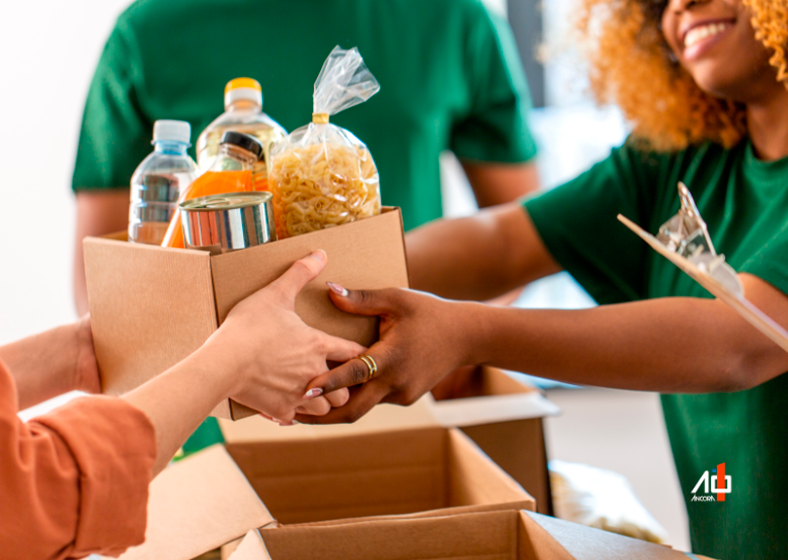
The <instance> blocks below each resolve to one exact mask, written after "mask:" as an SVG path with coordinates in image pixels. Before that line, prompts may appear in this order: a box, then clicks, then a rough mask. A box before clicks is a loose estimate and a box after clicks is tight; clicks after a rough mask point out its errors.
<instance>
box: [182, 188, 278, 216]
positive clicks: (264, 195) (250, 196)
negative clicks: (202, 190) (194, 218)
mask: <svg viewBox="0 0 788 560" xmlns="http://www.w3.org/2000/svg"><path fill="white" fill-rule="evenodd" d="M272 199H273V195H272V194H271V193H270V192H267V191H257V192H241V193H225V194H212V195H208V196H201V197H198V198H192V199H189V200H184V201H183V202H181V203H180V207H181V208H182V209H184V210H188V211H190V212H200V211H202V212H210V211H212V210H232V209H234V208H247V207H249V206H259V205H260V204H270V202H271V200H272Z"/></svg>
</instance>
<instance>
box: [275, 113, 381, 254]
mask: <svg viewBox="0 0 788 560" xmlns="http://www.w3.org/2000/svg"><path fill="white" fill-rule="evenodd" d="M320 126H328V127H331V126H332V125H320ZM343 132H345V131H343ZM346 134H347V133H346ZM343 136H344V135H343ZM348 136H352V135H349V134H348ZM285 142H286V140H285ZM268 180H269V182H270V185H271V192H272V193H273V195H274V201H273V203H274V218H275V221H276V233H277V236H278V237H279V239H284V238H287V237H293V236H295V235H300V234H302V233H309V232H311V231H317V230H319V229H325V228H329V227H334V226H338V225H341V224H347V223H350V222H354V221H356V220H360V219H362V218H369V217H371V216H375V215H377V214H380V206H381V204H380V184H379V179H378V170H377V168H376V167H375V162H374V161H372V155H371V154H370V153H369V151H368V150H367V148H366V146H364V145H363V144H361V143H360V142H359V143H358V145H345V144H339V143H329V142H319V143H315V144H309V145H291V146H286V147H283V149H279V150H275V152H274V155H272V157H271V171H270V173H269V177H268Z"/></svg>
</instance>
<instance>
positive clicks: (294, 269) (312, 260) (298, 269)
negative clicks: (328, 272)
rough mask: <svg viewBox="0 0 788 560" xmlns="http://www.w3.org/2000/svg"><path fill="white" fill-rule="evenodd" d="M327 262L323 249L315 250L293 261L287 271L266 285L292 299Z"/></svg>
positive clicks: (315, 276) (289, 299)
mask: <svg viewBox="0 0 788 560" xmlns="http://www.w3.org/2000/svg"><path fill="white" fill-rule="evenodd" d="M327 262H328V257H327V256H326V253H325V251H315V252H314V253H312V254H311V255H309V256H308V257H304V258H303V259H299V260H297V261H296V262H294V263H293V264H292V266H290V268H288V269H287V272H285V273H284V274H282V276H280V277H279V278H277V279H276V280H274V281H273V282H271V283H270V284H269V285H268V287H269V288H271V289H273V290H277V291H279V292H280V293H281V294H282V295H283V296H284V297H285V298H286V299H287V300H288V301H294V300H295V298H296V296H297V295H298V292H300V291H301V290H302V289H303V288H304V286H306V285H307V284H308V283H309V282H311V281H312V280H314V279H315V278H317V276H318V274H320V273H321V272H322V271H323V269H324V268H325V267H326V263H327Z"/></svg>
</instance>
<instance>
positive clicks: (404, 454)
mask: <svg viewBox="0 0 788 560" xmlns="http://www.w3.org/2000/svg"><path fill="white" fill-rule="evenodd" d="M508 509H530V510H533V509H534V500H533V498H532V497H531V496H529V495H528V494H527V493H526V492H525V491H524V490H523V489H522V488H521V487H520V486H519V485H518V484H517V483H516V482H515V481H514V480H512V478H511V477H509V475H507V474H506V473H504V472H503V471H502V470H501V469H500V468H499V467H498V466H497V465H495V464H494V463H493V462H492V461H491V460H490V459H489V458H488V457H487V456H485V455H484V454H483V453H481V452H480V451H479V450H478V448H477V447H476V446H475V445H474V444H473V443H472V442H471V441H470V440H469V439H468V438H467V436H465V435H464V434H463V433H462V432H460V431H459V430H447V429H444V428H438V427H431V428H419V429H413V430H403V431H396V432H384V433H371V434H360V435H355V436H332V437H323V438H319V439H300V440H283V441H270V442H254V443H245V444H242V443H239V444H227V445H226V448H225V447H222V446H213V447H210V448H208V449H206V450H205V451H202V452H200V453H197V454H195V455H192V456H191V457H188V458H186V459H184V460H182V461H179V462H178V463H176V464H175V465H173V466H171V467H169V468H168V469H166V470H165V471H164V472H163V473H162V474H160V475H159V476H158V477H157V478H156V479H155V480H154V481H153V482H152V483H151V488H150V499H149V503H148V527H147V531H146V535H145V543H144V544H142V545H141V546H138V547H134V548H132V549H129V550H128V551H127V552H126V553H125V554H124V555H123V556H121V558H124V559H126V560H132V559H142V558H146V559H147V558H155V559H157V560H188V559H191V558H194V557H196V556H198V555H200V554H202V553H204V552H207V551H209V550H213V549H215V548H217V547H219V546H221V545H223V544H225V543H228V542H230V541H232V540H234V539H237V538H239V537H242V536H244V535H245V534H246V533H247V531H249V530H251V529H257V528H261V527H265V526H278V525H279V523H284V524H286V525H287V524H292V526H294V525H300V526H303V527H307V528H316V527H322V526H332V525H343V524H347V523H351V522H358V521H366V520H370V519H396V518H398V517H399V516H402V515H408V516H409V517H414V518H417V517H422V516H436V515H437V516H442V515H449V514H452V515H453V514H457V513H467V512H474V511H495V510H508ZM269 512H270V513H269ZM275 520H276V521H275ZM277 522H278V523H277Z"/></svg>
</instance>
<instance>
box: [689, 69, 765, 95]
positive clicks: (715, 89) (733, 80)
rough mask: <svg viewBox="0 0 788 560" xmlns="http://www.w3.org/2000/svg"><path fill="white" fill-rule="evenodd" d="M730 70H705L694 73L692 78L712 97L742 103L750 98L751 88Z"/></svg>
mask: <svg viewBox="0 0 788 560" xmlns="http://www.w3.org/2000/svg"><path fill="white" fill-rule="evenodd" d="M732 74H733V73H732V72H730V69H717V68H704V69H702V70H696V71H695V72H692V78H693V79H694V80H695V83H696V84H697V85H698V87H699V88H700V89H701V90H702V91H703V92H705V93H708V94H709V95H711V96H712V97H717V98H719V99H727V100H729V101H741V100H744V99H747V98H748V97H750V96H749V95H748V91H747V90H749V89H751V88H750V86H749V85H748V83H747V82H746V81H744V82H743V81H742V80H741V78H740V77H737V76H735V75H732Z"/></svg>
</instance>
